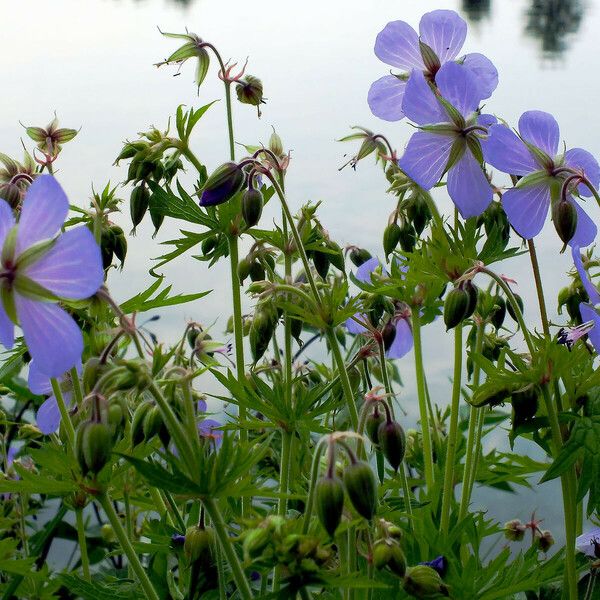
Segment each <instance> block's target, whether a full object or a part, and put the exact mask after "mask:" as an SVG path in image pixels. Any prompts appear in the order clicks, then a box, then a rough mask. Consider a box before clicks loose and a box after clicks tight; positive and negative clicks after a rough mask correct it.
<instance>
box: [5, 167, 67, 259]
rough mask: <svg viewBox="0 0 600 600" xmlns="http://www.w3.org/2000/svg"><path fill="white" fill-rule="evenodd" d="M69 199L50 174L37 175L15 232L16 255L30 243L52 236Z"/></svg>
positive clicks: (65, 210) (64, 213) (29, 190)
mask: <svg viewBox="0 0 600 600" xmlns="http://www.w3.org/2000/svg"><path fill="white" fill-rule="evenodd" d="M68 212H69V201H68V199H67V196H66V194H65V192H64V191H63V189H62V187H61V186H60V184H59V183H58V181H56V179H54V177H52V175H40V176H39V177H38V178H37V179H35V180H34V182H33V183H32V184H31V186H29V189H28V190H27V195H26V196H25V201H24V202H23V208H22V210H21V217H20V218H19V232H18V233H17V248H16V256H19V254H21V252H23V250H26V249H27V248H29V246H32V245H33V244H36V243H37V242H40V241H42V240H45V239H49V238H52V237H54V236H55V235H56V234H57V233H58V231H59V230H60V228H61V226H62V224H63V223H64V222H65V218H66V216H67V213H68Z"/></svg>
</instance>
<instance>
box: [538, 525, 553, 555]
mask: <svg viewBox="0 0 600 600" xmlns="http://www.w3.org/2000/svg"><path fill="white" fill-rule="evenodd" d="M536 542H537V545H538V548H539V549H540V550H541V551H542V552H548V550H550V548H551V547H552V546H553V545H554V536H553V535H552V534H551V533H550V532H549V531H548V530H547V529H545V530H543V531H540V532H539V534H538V536H536Z"/></svg>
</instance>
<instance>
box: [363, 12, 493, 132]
mask: <svg viewBox="0 0 600 600" xmlns="http://www.w3.org/2000/svg"><path fill="white" fill-rule="evenodd" d="M419 34H420V35H419ZM419 34H417V32H416V31H415V30H414V29H413V28H412V27H411V26H410V25H409V24H408V23H405V22H404V21H392V22H390V23H388V24H387V25H386V26H385V27H384V28H383V30H382V31H380V32H379V34H378V35H377V39H376V40H375V54H376V56H377V57H378V58H379V59H380V60H381V61H383V62H384V63H386V64H388V65H391V66H392V67H396V68H397V69H400V70H401V71H402V73H401V74H399V75H386V76H385V77H382V78H381V79H378V80H377V81H375V82H374V83H373V84H372V85H371V88H370V89H369V94H368V97H367V101H368V103H369V107H370V108H371V112H372V113H373V114H374V115H375V116H376V117H379V118H380V119H384V120H385V121H398V120H400V119H402V118H403V117H404V115H405V111H404V110H403V100H404V94H405V92H406V85H407V81H408V80H409V77H410V74H411V72H414V71H418V72H420V73H422V74H423V75H424V76H425V78H426V79H427V80H429V81H431V82H433V81H435V80H436V76H437V73H438V71H439V69H440V67H442V66H443V65H444V64H445V63H447V62H449V61H454V60H457V59H456V57H457V56H458V53H459V52H460V50H461V48H462V46H463V44H464V41H465V38H466V36H467V24H466V23H465V21H464V20H463V19H461V17H459V16H458V14H456V13H455V12H454V11H452V10H434V11H432V12H429V13H426V14H424V15H423V17H422V18H421V22H420V23H419ZM457 62H459V63H461V64H463V65H465V66H466V67H467V68H469V69H470V70H471V71H473V73H475V75H476V76H477V83H478V86H479V87H480V90H481V91H480V93H481V98H482V99H483V98H489V97H490V96H491V95H492V92H493V91H494V90H495V89H496V86H497V85H498V71H497V70H496V67H494V65H493V64H492V63H491V62H490V61H489V59H487V58H486V57H485V56H483V54H477V53H474V54H467V55H465V56H463V57H462V58H460V59H458V60H457Z"/></svg>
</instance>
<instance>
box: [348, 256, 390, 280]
mask: <svg viewBox="0 0 600 600" xmlns="http://www.w3.org/2000/svg"><path fill="white" fill-rule="evenodd" d="M381 266H382V264H381V263H380V262H379V259H378V258H377V257H375V256H373V257H371V258H370V259H369V260H366V261H365V262H364V263H363V264H362V265H360V267H358V269H356V274H355V277H356V279H358V281H360V282H362V283H371V273H373V271H374V270H375V269H376V268H377V267H381ZM383 272H384V273H385V270H384V271H383Z"/></svg>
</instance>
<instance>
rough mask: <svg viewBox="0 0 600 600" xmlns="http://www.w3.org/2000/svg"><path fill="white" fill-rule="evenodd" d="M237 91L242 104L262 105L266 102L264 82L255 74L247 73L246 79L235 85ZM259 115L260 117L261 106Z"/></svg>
mask: <svg viewBox="0 0 600 600" xmlns="http://www.w3.org/2000/svg"><path fill="white" fill-rule="evenodd" d="M235 93H236V94H237V98H238V100H239V101H240V102H241V103H242V104H250V105H251V106H257V107H260V105H261V104H264V103H265V101H264V100H263V85H262V82H261V80H260V79H258V77H254V76H253V75H246V77H245V78H244V80H242V81H240V82H239V83H238V84H237V85H236V86H235ZM258 116H259V117H260V108H259V110H258Z"/></svg>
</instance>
